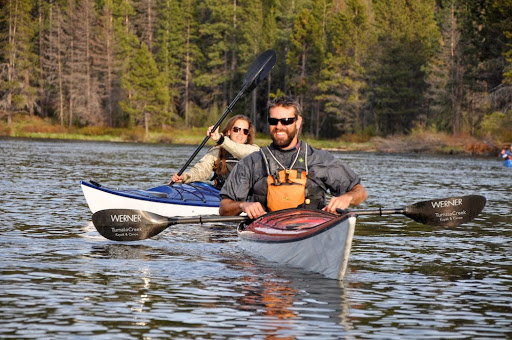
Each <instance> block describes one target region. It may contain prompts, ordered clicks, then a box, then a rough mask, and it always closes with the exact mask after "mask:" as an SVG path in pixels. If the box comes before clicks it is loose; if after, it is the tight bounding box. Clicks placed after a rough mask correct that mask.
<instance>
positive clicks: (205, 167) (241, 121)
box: [169, 115, 260, 189]
mask: <svg viewBox="0 0 512 340" xmlns="http://www.w3.org/2000/svg"><path fill="white" fill-rule="evenodd" d="M212 128H213V126H210V127H209V128H208V130H207V131H206V135H210V138H211V139H213V140H214V141H215V142H216V143H217V145H216V146H214V147H213V148H211V149H210V150H208V152H207V153H206V154H205V155H204V156H203V158H201V160H199V162H198V163H196V164H195V165H194V166H193V167H192V168H191V169H190V170H189V171H187V172H184V173H182V174H181V175H180V176H178V174H177V173H175V174H174V175H172V182H174V183H191V182H197V181H207V180H209V179H210V178H211V176H212V171H213V172H214V174H213V178H212V180H213V181H214V183H215V186H216V187H217V188H219V189H220V188H221V187H222V185H223V184H224V182H225V181H226V178H227V177H228V175H229V173H230V172H231V170H232V169H233V168H234V166H235V165H236V163H237V162H238V160H240V159H242V158H244V157H245V156H247V155H249V154H251V153H253V152H255V151H258V150H259V149H260V148H259V146H257V145H254V144H252V143H253V139H254V135H255V134H256V130H255V129H254V125H253V124H252V122H251V120H250V119H249V118H248V117H246V116H244V115H236V116H234V117H232V118H230V119H229V120H228V122H227V123H226V125H225V126H224V129H223V130H222V133H219V128H217V129H216V130H215V131H213V132H212ZM170 183H171V182H169V184H170Z"/></svg>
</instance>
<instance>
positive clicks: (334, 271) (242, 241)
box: [238, 209, 356, 280]
mask: <svg viewBox="0 0 512 340" xmlns="http://www.w3.org/2000/svg"><path fill="white" fill-rule="evenodd" d="M355 224H356V218H355V217H354V216H353V215H349V214H345V215H341V216H338V215H334V214H330V213H327V212H323V211H315V210H304V209H287V210H281V211H278V212H274V213H270V214H267V215H264V216H263V217H262V218H260V219H257V220H255V221H254V222H253V223H251V224H249V225H247V226H245V225H243V224H241V225H240V226H239V228H238V236H239V245H240V247H241V248H242V249H244V250H245V251H247V252H250V253H251V254H256V255H258V256H261V257H263V258H265V259H266V260H269V261H272V262H277V263H280V264H284V265H287V266H291V267H296V268H301V269H304V270H306V271H311V272H317V273H320V274H322V275H323V276H325V277H327V278H330V279H337V280H342V279H343V277H344V275H345V271H346V268H347V263H348V258H349V254H350V250H351V247H352V237H353V235H354V229H355Z"/></svg>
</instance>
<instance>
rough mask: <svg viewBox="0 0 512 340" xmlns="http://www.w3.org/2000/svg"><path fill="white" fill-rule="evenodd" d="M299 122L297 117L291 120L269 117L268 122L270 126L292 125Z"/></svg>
mask: <svg viewBox="0 0 512 340" xmlns="http://www.w3.org/2000/svg"><path fill="white" fill-rule="evenodd" d="M296 120H297V117H290V118H271V117H268V118H267V121H268V124H269V125H277V124H278V123H279V122H281V124H283V125H290V124H292V123H293V122H295V121H296Z"/></svg>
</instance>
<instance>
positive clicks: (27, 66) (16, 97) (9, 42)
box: [0, 0, 37, 125]
mask: <svg viewBox="0 0 512 340" xmlns="http://www.w3.org/2000/svg"><path fill="white" fill-rule="evenodd" d="M32 7H33V4H32V0H2V1H0V32H2V33H4V34H2V35H0V107H1V108H3V110H4V111H5V112H7V119H8V124H9V125H11V113H12V112H14V111H20V110H23V109H26V110H27V111H29V112H30V113H31V114H32V113H34V110H35V108H36V105H37V91H36V89H35V88H34V87H33V83H32V78H33V77H35V75H36V74H37V73H36V71H37V68H35V67H34V64H35V60H36V56H35V55H34V54H33V52H32V51H33V46H32V45H31V43H32V41H33V39H34V36H35V31H34V27H35V23H34V20H33V17H32V16H31V15H30V14H31V11H32Z"/></svg>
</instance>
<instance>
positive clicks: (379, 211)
mask: <svg viewBox="0 0 512 340" xmlns="http://www.w3.org/2000/svg"><path fill="white" fill-rule="evenodd" d="M353 213H354V214H355V215H357V216H360V215H379V216H383V215H396V214H401V215H404V214H405V209H382V208H379V209H362V210H354V211H353Z"/></svg>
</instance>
